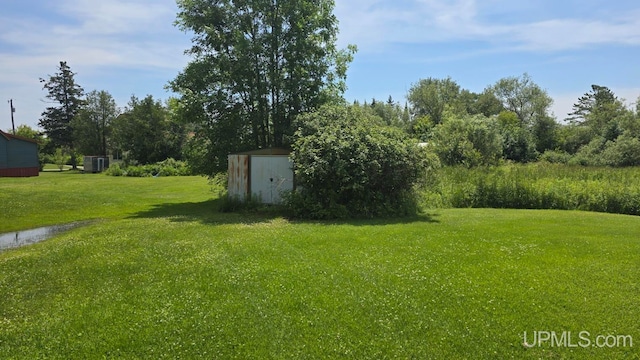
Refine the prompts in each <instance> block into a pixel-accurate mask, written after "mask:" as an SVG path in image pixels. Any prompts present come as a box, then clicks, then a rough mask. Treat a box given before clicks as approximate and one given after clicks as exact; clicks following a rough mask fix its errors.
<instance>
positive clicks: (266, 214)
mask: <svg viewBox="0 0 640 360" xmlns="http://www.w3.org/2000/svg"><path fill="white" fill-rule="evenodd" d="M220 206H221V200H220V199H213V200H207V201H202V202H186V203H167V204H158V205H154V206H152V207H151V208H150V209H148V210H144V211H140V212H138V213H135V214H133V215H131V216H129V217H128V218H133V219H145V218H146V219H149V218H151V219H153V218H168V219H170V220H171V221H175V222H199V223H202V224H211V225H225V224H248V225H251V224H259V223H264V222H268V221H271V220H273V219H277V218H287V216H286V214H285V213H284V211H282V210H281V209H279V208H277V207H264V208H262V209H260V210H256V211H241V212H228V213H223V212H220V211H219V209H220ZM438 216H439V214H436V213H430V214H420V215H412V216H406V217H394V218H375V219H348V220H304V219H288V220H289V221H291V222H292V223H310V224H323V225H351V226H376V225H378V226H380V225H397V224H412V223H416V222H425V223H438V222H439V220H437V217H438Z"/></svg>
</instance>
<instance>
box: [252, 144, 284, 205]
mask: <svg viewBox="0 0 640 360" xmlns="http://www.w3.org/2000/svg"><path fill="white" fill-rule="evenodd" d="M250 169H251V193H252V194H253V196H256V199H257V200H259V201H261V202H262V203H265V204H278V203H280V202H281V201H282V197H281V195H282V193H283V192H285V191H291V190H293V170H292V169H293V164H292V163H291V161H289V157H288V156H286V155H252V156H251V166H250Z"/></svg>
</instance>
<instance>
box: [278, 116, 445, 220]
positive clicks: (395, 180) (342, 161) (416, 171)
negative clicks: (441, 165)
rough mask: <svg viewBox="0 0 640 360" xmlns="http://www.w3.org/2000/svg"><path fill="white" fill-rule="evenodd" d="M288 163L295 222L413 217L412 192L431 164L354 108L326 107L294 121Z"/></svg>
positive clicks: (398, 136) (289, 198)
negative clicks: (292, 172) (295, 127)
mask: <svg viewBox="0 0 640 360" xmlns="http://www.w3.org/2000/svg"><path fill="white" fill-rule="evenodd" d="M297 125H298V130H297V131H296V134H295V141H294V143H293V152H292V154H291V158H292V160H293V162H294V164H295V176H296V184H297V191H295V192H293V193H291V194H289V195H288V196H286V197H285V203H286V205H287V208H288V209H289V211H290V213H291V215H292V216H294V217H304V218H316V219H329V218H346V217H375V216H401V215H407V214H409V213H415V211H416V207H417V204H416V200H417V198H416V197H415V196H414V186H415V185H416V184H417V183H418V182H419V181H421V180H423V179H425V174H426V172H427V171H428V169H429V168H430V167H431V166H433V165H434V164H435V162H434V157H429V156H428V153H427V149H425V148H421V147H419V146H418V145H417V143H416V142H415V140H412V139H410V138H409V137H408V136H407V135H406V134H405V133H403V132H401V131H400V130H398V129H394V128H390V127H386V126H383V125H381V124H380V120H379V119H378V118H377V117H375V116H372V115H370V114H367V113H366V112H364V111H362V109H360V108H358V107H339V106H325V107H322V108H321V109H320V110H318V111H317V112H315V113H310V114H305V115H302V116H300V117H299V119H298V124H297Z"/></svg>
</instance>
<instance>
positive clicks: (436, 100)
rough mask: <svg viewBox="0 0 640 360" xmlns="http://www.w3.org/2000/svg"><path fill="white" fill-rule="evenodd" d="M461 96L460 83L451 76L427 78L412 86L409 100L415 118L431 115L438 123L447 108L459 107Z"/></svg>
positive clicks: (434, 121)
mask: <svg viewBox="0 0 640 360" xmlns="http://www.w3.org/2000/svg"><path fill="white" fill-rule="evenodd" d="M459 96H460V85H458V83H456V82H455V81H454V80H453V79H451V78H450V77H448V78H446V79H435V78H427V79H421V80H420V81H418V83H416V84H413V85H412V86H411V89H409V93H408V94H407V100H409V104H411V113H412V115H413V117H414V118H415V117H421V116H429V118H430V119H431V120H432V121H433V123H434V124H436V125H437V124H439V123H441V122H442V120H443V115H444V111H445V110H447V109H452V108H456V107H457V105H458V97H459Z"/></svg>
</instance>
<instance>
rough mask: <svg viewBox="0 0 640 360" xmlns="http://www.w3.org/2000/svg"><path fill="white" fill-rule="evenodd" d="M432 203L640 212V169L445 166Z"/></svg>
mask: <svg viewBox="0 0 640 360" xmlns="http://www.w3.org/2000/svg"><path fill="white" fill-rule="evenodd" d="M439 175H440V177H439V180H440V182H439V184H438V185H437V186H435V187H431V188H429V189H426V190H425V198H426V199H427V200H426V202H427V204H428V206H430V207H459V208H465V207H474V208H512V209H562V210H586V211H597V212H608V213H617V214H629V215H640V180H639V179H640V168H594V167H582V166H567V165H560V164H549V163H536V164H527V165H520V164H511V165H504V166H499V167H491V168H474V169H466V168H461V167H448V168H444V169H441V171H440V174H439Z"/></svg>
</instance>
